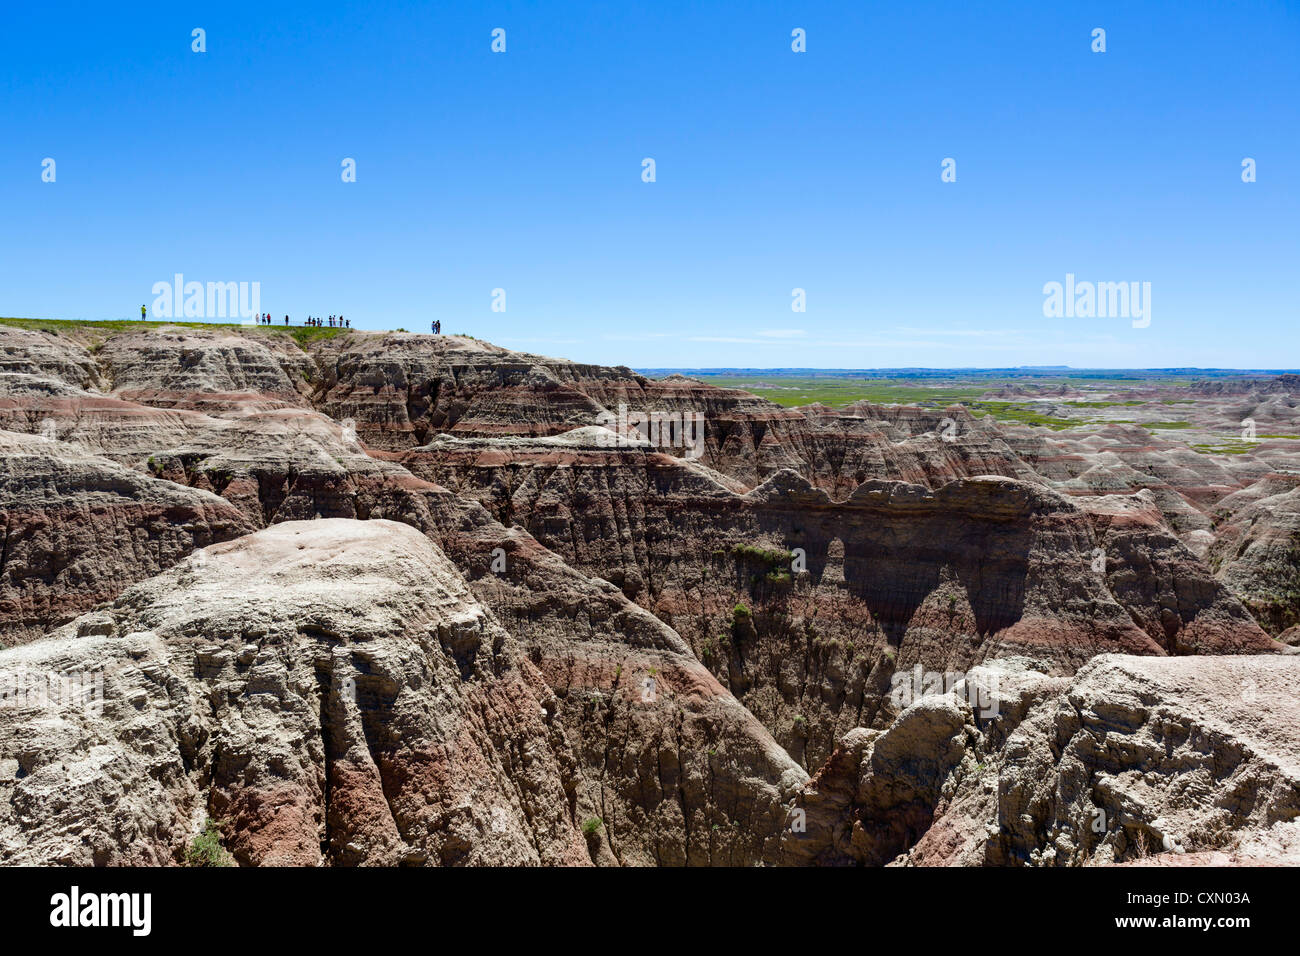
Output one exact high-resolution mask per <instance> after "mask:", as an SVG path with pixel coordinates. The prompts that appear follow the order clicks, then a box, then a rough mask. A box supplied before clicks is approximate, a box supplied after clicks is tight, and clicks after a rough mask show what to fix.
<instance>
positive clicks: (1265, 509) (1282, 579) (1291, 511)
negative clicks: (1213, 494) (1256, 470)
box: [1208, 473, 1300, 634]
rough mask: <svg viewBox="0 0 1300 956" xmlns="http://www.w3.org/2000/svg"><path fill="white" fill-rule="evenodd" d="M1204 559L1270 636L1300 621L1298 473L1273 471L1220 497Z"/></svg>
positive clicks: (1299, 506) (1299, 481) (1299, 482)
mask: <svg viewBox="0 0 1300 956" xmlns="http://www.w3.org/2000/svg"><path fill="white" fill-rule="evenodd" d="M1216 514H1217V516H1218V518H1219V524H1218V526H1217V528H1216V529H1215V530H1216V536H1215V539H1214V544H1213V545H1212V547H1211V548H1210V552H1209V557H1208V560H1209V562H1210V566H1211V567H1213V568H1215V569H1216V571H1217V575H1218V578H1219V580H1221V581H1222V582H1223V583H1224V585H1225V586H1226V587H1227V588H1228V589H1229V590H1231V591H1232V593H1233V594H1235V595H1236V596H1237V597H1238V598H1239V599H1240V600H1241V601H1242V603H1243V604H1245V605H1246V607H1248V608H1249V609H1250V611H1251V613H1253V614H1254V615H1255V617H1256V618H1257V619H1258V620H1259V622H1260V624H1261V625H1262V626H1263V627H1264V628H1265V629H1266V630H1268V632H1269V633H1271V634H1279V633H1280V632H1282V631H1284V630H1286V629H1287V628H1290V627H1294V626H1295V625H1296V624H1297V623H1300V474H1296V473H1280V474H1272V475H1269V476H1268V477H1266V478H1263V479H1261V480H1260V481H1258V482H1256V483H1255V484H1253V485H1251V486H1250V487H1249V488H1246V489H1244V490H1243V491H1240V492H1238V493H1237V494H1234V495H1231V496H1229V497H1228V498H1225V499H1224V500H1223V501H1221V502H1220V503H1219V505H1218V508H1217V509H1216Z"/></svg>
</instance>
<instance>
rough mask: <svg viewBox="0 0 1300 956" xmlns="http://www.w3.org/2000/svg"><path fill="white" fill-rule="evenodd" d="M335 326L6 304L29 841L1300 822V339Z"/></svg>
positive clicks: (553, 838)
mask: <svg viewBox="0 0 1300 956" xmlns="http://www.w3.org/2000/svg"><path fill="white" fill-rule="evenodd" d="M314 331H315V332H319V333H322V334H308V332H307V330H299V332H300V334H298V335H295V334H291V333H290V331H289V330H277V329H262V328H240V327H229V326H206V327H203V326H192V325H190V326H186V325H158V324H147V325H146V324H127V323H104V324H94V323H56V322H46V323H37V322H19V321H14V322H10V323H7V324H0V463H2V464H0V518H2V520H3V535H4V537H3V544H2V545H0V648H3V649H0V862H2V863H5V864H10V865H13V864H68V865H119V864H146V865H160V866H162V865H176V864H182V863H184V862H186V860H187V858H188V857H190V856H191V854H192V850H193V848H194V847H195V846H196V845H198V844H199V843H200V842H202V841H204V840H207V841H209V842H208V848H209V850H210V851H212V855H215V856H220V857H224V858H226V859H229V860H231V861H233V862H235V863H237V864H239V865H261V864H278V865H304V866H316V865H360V864H371V865H564V866H572V865H584V866H585V865H597V866H617V865H674V866H675V865H692V866H750V865H774V866H808V865H845V864H847V865H872V866H879V865H995V866H1068V865H1102V864H1143V863H1145V864H1170V865H1188V864H1202V863H1236V864H1243V865H1244V864H1259V863H1264V864H1268V863H1295V862H1300V822H1298V821H1297V815H1300V695H1297V684H1298V683H1300V657H1298V656H1296V651H1297V645H1298V644H1300V628H1298V627H1297V624H1298V623H1300V560H1298V558H1300V439H1297V437H1296V436H1300V377H1297V376H1294V375H1280V376H1252V377H1247V376H1238V377H1232V376H1219V377H1215V378H1213V379H1206V380H1204V381H1197V380H1185V381H1184V380H1175V379H1172V378H1160V377H1155V378H1152V379H1148V380H1133V381H1128V382H1119V383H1108V382H1100V381H1099V382H1094V383H1091V384H1088V383H1083V382H1080V381H1076V380H1067V381H1063V382H1057V383H1054V384H1044V383H1042V382H1037V381H1035V382H1024V381H1017V382H1013V383H1006V382H994V383H990V384H989V385H988V388H989V389H990V391H989V392H988V394H987V395H986V396H985V398H986V399H987V400H988V402H989V403H990V404H988V405H986V406H985V407H986V408H1005V407H1006V406H1007V404H1008V403H1011V402H1014V403H1018V404H1019V405H1020V406H1021V407H1032V408H1033V409H1035V410H1036V411H1037V413H1038V414H1037V417H1039V418H1041V419H1042V420H1044V421H1046V422H1047V423H1048V424H1047V425H1046V426H1045V425H1043V424H1035V423H1029V422H1026V423H1017V422H1015V421H1010V420H1008V419H1007V418H1006V417H1005V416H999V415H995V414H982V410H981V408H979V407H976V405H975V404H972V403H967V404H959V405H952V406H947V405H946V404H945V403H944V402H941V401H925V400H924V397H923V396H922V397H921V398H918V399H917V400H916V401H915V402H914V403H912V404H890V405H885V404H873V403H871V402H869V401H856V402H850V403H848V404H844V405H841V406H839V407H828V406H826V405H817V404H813V405H806V406H801V407H783V406H782V405H781V404H777V403H775V402H772V401H768V400H766V399H764V398H761V397H757V396H756V395H755V394H751V393H750V392H748V391H743V390H740V389H737V388H728V387H716V386H713V385H710V384H707V383H706V382H704V381H701V380H696V379H692V378H689V377H684V376H682V375H670V376H667V377H663V378H658V379H652V378H649V377H646V376H644V375H640V374H637V373H635V372H633V371H631V370H630V369H627V368H622V367H618V368H609V367H602V366H596V365H584V364H579V363H574V362H569V361H565V360H562V359H554V358H546V357H542V356H538V355H529V354H524V353H519V352H513V351H509V350H507V349H504V348H499V347H497V346H494V345H490V344H488V343H486V342H482V341H479V340H476V339H473V338H469V337H464V336H439V337H433V336H426V335H413V334H406V333H369V332H360V331H352V332H343V333H340V334H334V335H328V334H323V330H314ZM1193 379H1194V377H1193ZM756 390H757V389H756ZM1030 417H1031V418H1032V417H1034V416H1030ZM1171 419H1176V422H1175V423H1173V424H1171ZM646 420H649V421H651V422H653V423H654V426H655V427H654V428H653V429H652V428H651V427H649V426H644V427H638V423H640V422H643V421H646ZM1246 420H1250V422H1251V423H1252V426H1251V427H1253V428H1254V429H1255V435H1256V440H1253V441H1250V440H1243V439H1242V435H1243V434H1244V432H1243V422H1244V421H1246ZM669 422H672V423H676V424H675V425H674V426H673V427H671V428H670V427H669V424H668V423H669ZM682 423H684V426H685V427H680V426H681V425H682ZM1178 423H1181V424H1178ZM625 425H626V426H629V427H627V428H625V427H624V426H625ZM629 432H631V433H629ZM656 432H657V434H655V433H656ZM648 439H649V440H648ZM205 832H206V833H207V834H208V836H207V837H203V836H201V834H203V833H205ZM214 835H215V837H214ZM214 838H215V840H216V841H217V842H218V843H219V844H220V848H219V850H218V849H215V848H214V847H212V846H211V841H212V839H214Z"/></svg>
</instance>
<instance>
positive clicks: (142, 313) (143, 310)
mask: <svg viewBox="0 0 1300 956" xmlns="http://www.w3.org/2000/svg"><path fill="white" fill-rule="evenodd" d="M147 314H148V313H147V312H146V311H145V307H144V306H140V321H141V322H143V321H144V317H145V316H146V315H147Z"/></svg>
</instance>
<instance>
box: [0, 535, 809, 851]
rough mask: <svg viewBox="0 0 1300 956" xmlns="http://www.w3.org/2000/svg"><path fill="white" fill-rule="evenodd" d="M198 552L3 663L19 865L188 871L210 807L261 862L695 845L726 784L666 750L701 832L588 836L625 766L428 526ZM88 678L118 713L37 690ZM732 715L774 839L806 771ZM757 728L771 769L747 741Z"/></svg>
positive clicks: (3, 846)
mask: <svg viewBox="0 0 1300 956" xmlns="http://www.w3.org/2000/svg"><path fill="white" fill-rule="evenodd" d="M200 555H202V560H194V559H191V560H190V561H187V562H186V563H184V564H182V565H181V566H179V567H177V568H176V569H174V570H173V571H170V572H168V573H166V574H164V575H161V576H159V577H157V578H154V579H151V580H150V581H147V582H144V583H142V584H140V585H137V586H135V587H134V588H132V589H130V590H128V591H127V592H126V593H124V594H123V595H122V597H121V598H119V600H118V601H117V602H116V603H115V604H114V605H113V606H112V607H111V608H108V609H106V610H104V611H98V612H95V613H92V614H90V615H87V616H85V617H83V618H81V619H79V620H77V621H75V622H73V623H71V624H69V625H68V626H67V627H65V628H63V629H62V630H60V631H58V632H56V633H55V634H53V635H51V636H50V637H49V638H47V639H45V640H42V641H38V642H35V643H32V644H29V645H26V646H24V647H22V648H16V649H12V650H10V651H5V652H0V677H3V678H4V679H5V680H6V681H7V683H8V686H10V687H11V688H18V689H19V692H14V693H11V694H10V695H9V697H10V699H11V700H14V701H15V704H14V705H13V706H7V707H5V708H0V860H2V861H3V862H6V863H31V862H40V863H80V864H88V863H96V864H119V863H148V864H159V863H168V862H175V861H177V860H178V859H179V857H180V854H181V853H182V851H183V849H184V847H185V846H186V845H187V843H188V841H189V839H190V837H191V836H192V835H193V834H194V833H195V832H196V831H197V828H198V826H199V825H200V824H201V822H202V820H203V819H204V818H205V817H211V818H213V819H215V820H217V821H219V822H220V824H221V827H222V829H223V832H224V833H225V836H226V840H225V842H226V845H227V847H228V849H229V850H230V851H231V852H232V854H233V855H234V857H235V859H236V860H237V861H238V862H240V863H243V864H270V863H280V864H285V863H288V864H319V863H329V864H357V863H371V864H374V863H381V864H394V863H416V864H421V863H434V864H444V865H445V864H473V863H509V864H520V863H523V864H527V863H550V864H555V863H565V864H573V863H581V862H587V861H589V860H593V859H594V860H598V861H600V862H614V861H615V860H621V861H622V862H656V855H655V851H656V850H659V851H668V850H670V849H671V847H672V845H673V843H674V840H675V841H676V843H677V844H679V845H680V844H682V843H683V841H684V837H685V834H683V833H682V832H681V831H682V829H683V825H684V822H685V823H689V822H691V821H690V814H691V812H692V808H691V807H690V805H689V798H688V797H687V796H685V795H684V794H685V793H686V792H689V791H690V790H693V789H694V788H697V787H703V788H705V789H707V788H709V787H710V786H711V782H710V781H709V780H708V779H687V778H688V776H689V775H688V773H687V772H686V768H679V767H673V766H669V765H667V764H665V762H664V761H665V760H666V759H667V758H668V757H669V756H670V754H666V753H665V752H664V751H663V749H662V745H661V747H660V749H658V750H652V751H651V752H650V753H648V754H646V755H645V756H644V758H642V759H649V760H650V761H651V762H650V764H649V767H647V766H644V765H642V766H639V767H637V770H638V771H640V772H641V774H643V775H644V774H645V773H646V772H647V771H648V770H649V769H650V768H653V767H654V766H655V762H656V761H657V762H658V763H659V766H658V771H659V773H660V774H661V775H662V776H661V780H664V781H668V780H673V779H678V780H679V781H680V782H679V784H678V786H679V787H680V788H681V790H682V791H683V796H682V797H681V803H680V804H678V803H673V804H672V805H673V806H685V807H686V810H687V814H688V817H687V820H686V821H683V819H681V817H680V815H679V816H678V818H677V819H675V820H674V818H673V817H672V816H671V815H670V816H664V813H663V811H664V809H665V804H664V803H663V802H662V801H661V802H659V803H657V804H656V805H655V806H656V809H657V812H656V819H654V820H653V821H651V824H650V825H648V826H647V827H646V830H645V832H638V833H636V834H635V836H636V837H637V839H636V841H635V843H634V844H633V845H632V846H629V847H628V848H627V851H628V852H627V854H626V856H625V857H624V856H619V853H620V850H621V849H622V847H621V846H620V844H619V840H618V837H619V836H623V835H629V828H628V827H627V826H625V825H620V826H619V827H618V828H617V834H618V836H613V835H612V834H613V832H614V831H613V828H611V829H610V830H609V831H606V829H605V828H604V826H603V821H602V826H601V827H600V828H598V830H597V832H596V833H594V834H591V835H586V834H584V833H583V832H581V824H582V823H583V822H584V821H585V820H588V819H600V817H601V813H602V811H604V812H608V804H609V803H614V802H616V800H617V797H615V796H613V795H611V794H609V793H608V792H607V791H606V789H605V787H606V783H607V779H606V777H605V775H603V774H601V773H600V768H599V767H593V765H592V761H591V760H590V759H589V757H588V755H587V754H585V753H584V749H585V747H586V746H587V745H586V744H584V743H583V742H582V741H581V740H576V739H572V737H571V733H570V731H569V730H568V729H567V727H566V724H565V716H564V711H565V709H566V708H565V705H564V704H563V703H562V702H561V701H560V700H558V699H557V697H556V695H555V693H554V692H553V691H552V689H551V688H550V686H548V684H547V683H546V682H545V681H544V680H543V678H542V674H541V673H540V672H539V671H538V669H537V668H536V667H535V666H534V665H533V664H532V663H531V662H530V660H529V659H528V655H527V654H526V653H524V652H523V651H522V650H521V648H520V647H519V645H518V644H517V643H516V642H515V641H514V640H513V639H512V638H510V636H509V635H508V634H507V633H506V632H505V631H504V630H502V629H501V628H500V627H499V626H498V625H497V624H496V622H495V620H494V619H493V617H492V615H491V614H490V613H489V612H487V611H486V610H485V609H484V608H483V607H482V606H481V605H480V604H478V602H477V601H475V600H474V598H473V595H472V594H471V592H470V591H469V589H468V588H467V587H466V585H465V583H464V581H463V580H462V578H461V576H460V575H459V573H458V572H457V571H456V570H455V568H454V567H453V566H452V565H451V564H450V563H449V562H448V561H447V560H446V559H445V558H444V557H443V556H442V554H441V553H440V552H439V550H438V549H437V548H436V547H435V546H434V545H432V544H431V543H430V542H429V541H428V540H427V539H426V538H425V537H424V536H422V535H420V534H419V533H418V532H416V531H415V530H413V529H411V528H409V527H406V526H404V525H399V524H395V523H391V522H387V521H380V520H376V521H369V522H354V521H344V520H328V519H327V520H320V521H312V522H286V523H283V524H279V525H276V526H274V527H272V528H269V529H267V530H264V531H260V532H257V533H256V534H253V535H249V536H246V537H244V538H241V539H239V540H238V541H234V542H228V543H225V544H222V545H217V546H214V547H212V548H209V549H207V550H206V551H204V552H200ZM71 671H78V672H81V673H83V674H84V673H92V674H100V675H102V678H101V679H102V685H101V686H102V696H101V697H100V698H99V704H100V706H99V707H98V708H97V707H95V706H87V703H88V702H87V701H85V700H62V701H59V702H58V706H55V707H54V708H51V706H50V702H49V700H48V698H47V699H42V700H39V701H37V700H35V698H34V697H32V696H30V695H29V694H27V693H24V692H22V691H27V690H29V689H31V687H32V686H33V684H34V683H40V682H45V683H46V684H48V683H49V681H48V678H49V675H58V674H66V673H68V672H71ZM669 683H671V682H669ZM50 686H53V685H50ZM89 686H92V687H93V686H94V685H93V683H92V684H90V685H89ZM705 691H706V692H707V688H706V689H705ZM685 693H686V692H685V691H683V696H685ZM663 696H664V697H667V698H671V696H673V694H672V693H671V692H669V691H668V690H665V692H664V695H663ZM641 700H642V701H643V703H641V704H640V708H641V709H643V710H646V711H656V710H658V712H659V713H660V714H661V715H662V714H663V712H664V711H669V712H671V711H672V710H674V709H676V708H675V707H673V706H672V705H671V703H670V702H668V701H664V700H662V699H656V698H653V697H652V698H651V699H649V700H646V699H645V697H644V695H643V696H642V698H641ZM92 702H93V701H92ZM579 706H588V707H590V706H592V704H591V703H590V702H587V701H584V702H581V703H580V704H579ZM730 707H731V708H732V709H733V710H734V711H735V717H734V720H733V722H732V724H731V727H730V728H728V727H726V726H723V727H720V728H718V729H719V733H718V734H717V737H716V738H715V744H714V746H715V748H716V749H718V750H725V751H726V754H725V756H719V757H717V758H716V759H715V761H714V763H715V764H716V765H717V766H719V767H724V766H725V765H726V763H727V762H729V761H738V762H740V763H741V764H742V766H743V767H744V769H745V771H746V776H745V777H744V778H743V779H740V778H739V777H738V776H737V789H738V791H739V792H738V793H737V794H736V795H735V798H736V806H735V807H734V808H732V807H729V808H728V809H729V810H731V811H732V812H736V813H738V814H739V813H740V812H741V808H742V807H747V808H748V810H747V814H748V815H746V816H739V815H738V816H737V818H736V819H737V820H738V821H742V820H743V821H744V822H745V824H746V825H747V826H749V827H751V828H752V829H755V830H757V831H758V843H757V846H758V848H759V849H760V850H761V848H762V836H763V835H764V834H766V833H767V832H769V831H770V830H771V829H772V822H773V821H774V820H776V819H779V815H780V810H779V803H778V800H779V797H780V796H781V794H782V793H783V792H789V791H790V788H792V787H794V786H796V785H798V784H799V783H801V782H802V780H803V777H802V775H801V774H800V773H799V772H798V771H797V768H794V766H793V765H792V764H790V763H789V761H788V758H785V760H784V763H783V761H782V755H780V752H779V750H778V748H776V747H775V746H774V745H773V744H772V743H771V741H770V739H766V740H765V737H766V735H765V734H763V733H762V731H761V729H759V728H757V725H756V724H754V722H753V720H752V718H748V717H747V715H744V714H743V712H741V711H740V708H739V707H738V706H737V705H735V704H734V702H733V703H732V704H731V705H730ZM724 718H725V715H724ZM679 720H680V718H679ZM715 720H721V722H722V723H724V724H725V723H726V721H725V719H723V718H718V717H717V715H715ZM625 722H626V718H625ZM736 728H740V729H741V731H742V733H741V734H736V733H735V732H734V731H735V729H736ZM744 732H748V737H747V739H748V741H749V746H750V747H752V748H753V749H754V750H755V751H765V752H766V756H764V754H762V753H741V752H738V751H739V748H740V747H742V746H745V743H744V741H743V740H742V739H741V738H742V737H743V736H744ZM700 744H701V745H702V744H703V740H701V741H700ZM608 756H609V754H608V753H607V754H606V757H607V758H608ZM773 771H775V779H774V778H773V777H768V778H767V780H764V775H765V774H766V773H769V772H773ZM722 776H724V777H725V774H722ZM782 776H784V778H785V779H784V780H781V779H780V778H781V777H782ZM674 796H676V794H674ZM763 801H766V802H767V803H768V804H769V805H770V806H769V809H768V810H767V811H766V812H765V813H763V814H759V815H758V816H757V817H754V816H753V814H755V813H756V811H757V810H758V808H759V806H761V804H762V802H763ZM616 812H617V809H616ZM721 820H722V815H721V814H716V815H712V816H711V815H709V814H703V815H702V818H701V819H700V820H699V821H698V822H699V823H700V824H701V825H702V829H703V831H704V833H707V834H713V835H712V836H710V837H709V838H708V839H711V840H713V841H714V842H715V843H716V844H717V847H718V849H719V850H721V849H724V848H725V847H726V846H727V844H728V843H729V842H735V843H736V844H737V847H736V851H735V854H734V856H730V857H727V858H726V861H727V862H733V863H743V862H745V861H746V851H745V850H744V849H743V844H744V843H746V842H748V841H741V840H738V839H737V840H735V841H730V840H729V839H728V837H727V836H726V834H725V833H722V834H714V831H715V830H718V829H720V827H721ZM674 830H675V831H676V833H675V834H674V833H673V832H672V831H674ZM656 840H658V841H659V842H660V845H656ZM643 854H648V855H644V856H643ZM753 858H754V857H752V856H751V857H750V859H753ZM705 859H707V855H706V856H705Z"/></svg>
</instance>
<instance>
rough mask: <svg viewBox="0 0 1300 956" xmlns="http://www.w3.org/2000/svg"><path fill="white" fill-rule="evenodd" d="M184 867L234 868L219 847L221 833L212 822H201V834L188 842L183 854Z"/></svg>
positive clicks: (233, 863) (232, 862)
mask: <svg viewBox="0 0 1300 956" xmlns="http://www.w3.org/2000/svg"><path fill="white" fill-rule="evenodd" d="M185 865H186V866H234V865H235V861H234V860H232V859H231V858H230V854H229V853H227V852H226V851H225V850H224V849H223V848H222V846H221V831H220V830H218V829H217V825H216V823H214V822H213V821H212V820H205V821H204V822H203V832H202V833H200V834H199V835H198V836H196V837H195V838H194V839H193V840H191V841H190V848H189V850H187V851H186V853H185Z"/></svg>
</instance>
